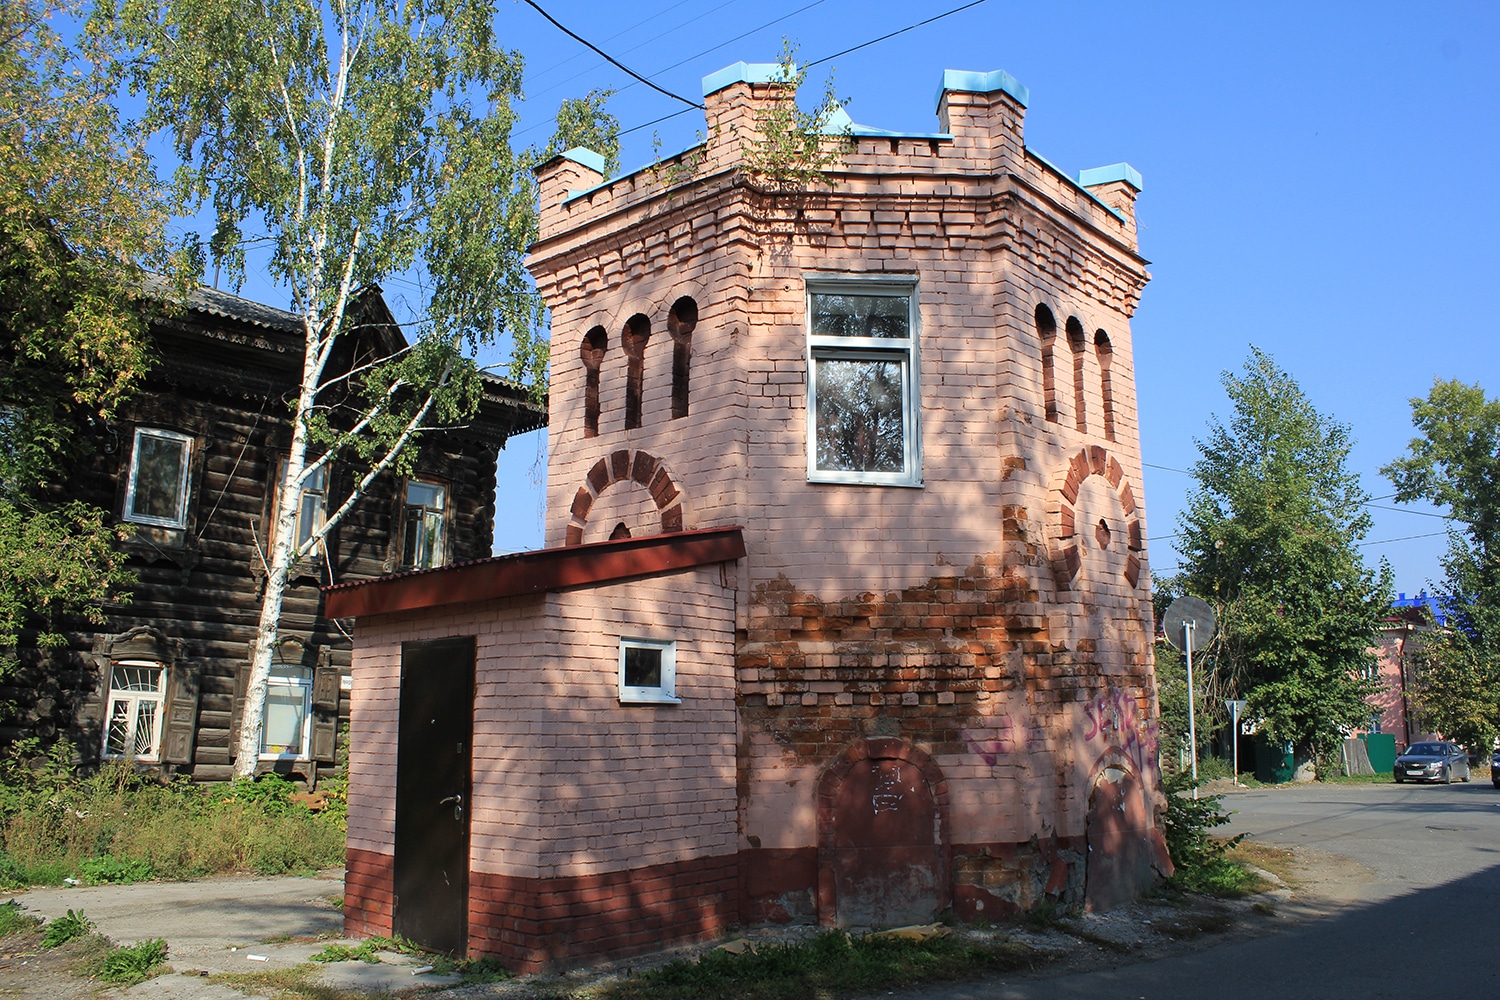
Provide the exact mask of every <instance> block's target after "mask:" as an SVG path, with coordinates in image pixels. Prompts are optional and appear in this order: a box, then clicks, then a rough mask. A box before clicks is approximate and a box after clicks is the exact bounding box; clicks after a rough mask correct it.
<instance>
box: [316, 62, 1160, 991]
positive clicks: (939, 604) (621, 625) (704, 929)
mask: <svg viewBox="0 0 1500 1000" xmlns="http://www.w3.org/2000/svg"><path fill="white" fill-rule="evenodd" d="M776 74H777V68H776V67H775V66H765V65H746V64H743V63H740V64H736V65H735V66H732V67H729V68H728V69H725V70H723V71H720V72H719V73H716V74H713V75H712V76H709V77H707V78H706V79H705V80H704V95H705V97H704V100H705V104H706V107H707V111H706V116H707V126H708V128H707V130H706V134H707V135H708V136H710V137H711V138H710V139H709V141H708V142H707V143H706V145H704V146H700V147H698V148H696V149H694V150H690V151H688V152H687V153H685V154H683V155H682V156H680V157H678V158H676V159H674V160H672V161H669V162H667V163H664V164H660V165H658V166H657V167H655V168H652V169H649V170H645V171H640V172H637V173H634V174H629V175H626V176H624V177H620V178H616V179H614V180H609V181H606V180H605V179H604V178H603V176H602V174H601V170H602V167H603V163H602V160H601V159H600V158H599V157H597V156H595V155H594V154H592V153H590V152H588V151H587V150H571V151H569V152H568V153H564V154H562V155H561V156H559V157H557V158H555V159H553V160H552V161H551V162H549V163H547V164H546V165H544V166H543V167H542V168H541V171H540V185H541V211H542V217H541V218H542V230H541V237H540V239H539V241H538V242H537V244H536V246H535V247H534V248H533V253H532V257H531V260H530V267H531V270H532V273H533V274H534V275H535V277H536V281H537V284H538V287H539V288H540V289H541V291H542V294H543V295H544V296H545V298H546V300H547V302H548V304H549V306H550V307H551V310H552V381H551V396H550V407H551V409H550V415H549V416H550V422H549V426H550V428H551V443H550V456H549V467H548V487H547V509H548V517H547V528H546V545H547V548H546V549H544V550H541V551H539V552H534V553H525V554H522V555H518V556H511V557H502V558H499V559H492V560H485V561H481V562H477V563H473V564H470V565H467V566H462V567H454V568H449V569H446V570H437V571H432V572H426V573H416V574H407V575H403V576H398V577H392V578H388V579H385V580H382V581H375V582H372V583H367V584H354V585H349V586H346V587H340V588H334V589H332V590H331V591H330V592H329V606H330V608H334V609H335V613H337V614H339V615H355V616H357V617H358V619H359V621H358V629H357V633H356V651H355V666H354V675H355V691H354V702H353V709H352V724H353V740H352V745H353V746H354V752H353V755H352V758H351V793H350V796H351V801H350V828H349V834H350V839H349V846H350V850H349V879H348V886H347V890H346V896H345V901H346V902H345V906H346V911H345V912H346V926H347V927H348V929H349V930H350V931H351V932H356V933H390V932H391V931H392V930H396V931H400V932H401V933H405V934H408V935H409V936H413V937H416V938H418V940H427V941H429V942H431V943H435V944H437V945H439V946H442V947H449V948H452V949H454V950H467V951H468V952H470V953H474V954H497V955H500V956H502V957H504V958H505V959H507V960H508V961H510V962H511V963H513V964H514V965H515V966H516V967H518V968H521V969H528V970H529V969H536V968H540V967H542V966H545V965H548V964H566V963H568V962H570V961H577V960H579V959H581V958H583V957H587V956H591V955H594V954H598V953H604V952H627V951H631V950H640V949H644V948H648V947H652V946H654V945H657V944H659V943H661V942H663V941H668V940H673V939H683V938H690V937H701V936H704V935H708V934H712V933H715V932H716V931H718V930H719V929H721V928H722V927H724V926H726V925H728V924H732V923H736V922H741V921H744V922H754V921H760V920H774V921H788V920H795V921H818V922H821V923H825V924H838V925H844V926H858V925H880V924H885V925H891V924H902V923H910V922H915V921H922V920H929V919H932V918H933V917H934V916H935V915H936V914H938V913H940V912H943V911H945V910H949V909H951V910H952V911H953V912H955V913H956V914H958V915H959V916H961V917H963V918H968V919H972V918H980V917H984V918H1000V917H1004V916H1007V915H1009V914H1012V913H1014V912H1016V911H1017V910H1019V909H1024V908H1027V907H1030V906H1032V905H1034V904H1035V903H1037V902H1038V901H1040V900H1041V899H1043V898H1047V897H1050V898H1053V899H1055V900H1058V901H1060V902H1063V903H1064V904H1087V905H1090V906H1095V907H1104V906H1109V905H1111V904H1113V903H1116V902H1119V901H1120V900H1122V899H1126V898H1129V897H1130V896H1131V895H1133V894H1134V893H1135V892H1137V891H1139V890H1140V889H1142V888H1144V887H1145V886H1147V885H1148V884H1150V882H1151V881H1152V880H1153V879H1154V878H1155V877H1156V875H1157V873H1158V872H1161V871H1163V870H1166V869H1168V868H1169V867H1170V862H1169V861H1167V860H1166V857H1165V851H1164V848H1163V844H1162V840H1161V835H1160V832H1159V829H1158V810H1159V808H1160V807H1161V804H1162V799H1161V797H1160V790H1159V775H1158V772H1157V768H1156V741H1155V733H1156V718H1157V703H1156V686H1155V679H1154V675H1153V670H1152V659H1151V634H1152V629H1151V621H1150V615H1151V601H1150V591H1149V587H1150V583H1149V576H1148V573H1147V569H1146V552H1145V542H1144V540H1145V522H1144V513H1143V510H1142V507H1141V495H1140V481H1141V480H1140V444H1139V434H1138V428H1137V424H1136V406H1135V379H1134V371H1133V362H1132V350H1131V335H1130V317H1131V315H1132V313H1133V312H1134V310H1135V307H1136V304H1137V302H1138V300H1139V296H1140V294H1141V291H1142V289H1143V287H1144V285H1145V283H1146V281H1147V280H1148V277H1149V276H1148V275H1147V273H1146V270H1145V264H1146V262H1145V260H1144V259H1143V258H1142V257H1141V256H1140V255H1139V253H1138V252H1137V246H1136V226H1135V214H1134V202H1135V198H1136V195H1137V193H1138V192H1139V190H1140V187H1141V181H1140V175H1139V174H1137V173H1136V171H1135V170H1133V169H1132V168H1130V167H1129V166H1128V165H1125V164H1118V165H1115V166H1112V167H1104V168H1100V169H1097V170H1090V171H1085V172H1084V173H1083V175H1082V176H1081V177H1080V178H1079V179H1077V180H1075V179H1073V178H1070V177H1068V176H1067V175H1065V174H1063V173H1061V172H1060V171H1059V170H1058V169H1057V168H1056V167H1054V166H1052V165H1051V164H1050V163H1048V162H1047V161H1046V160H1044V159H1043V158H1042V157H1040V156H1039V155H1037V154H1035V153H1034V152H1032V151H1031V150H1029V149H1027V148H1026V145H1025V142H1024V140H1023V135H1022V121H1023V116H1024V113H1025V109H1026V103H1027V91H1026V89H1025V88H1024V87H1023V86H1021V85H1020V84H1019V83H1018V82H1016V81H1015V80H1014V79H1012V78H1011V77H1010V76H1009V75H1007V74H1005V73H1003V72H994V73H968V72H956V71H951V70H950V71H948V72H947V73H946V74H945V75H944V78H943V87H942V90H941V92H940V95H939V98H938V118H939V131H937V132H933V133H922V134H908V133H897V132H889V131H884V130H879V129H873V128H867V127H864V126H859V125H855V124H853V123H849V122H845V123H844V124H845V127H846V129H847V133H848V135H849V136H850V137H851V138H850V148H849V150H848V152H847V154H846V155H845V156H844V158H843V161H842V163H841V164H840V165H839V166H837V167H835V168H834V169H833V170H832V171H831V174H830V180H831V181H832V183H829V184H821V183H820V184H813V185H796V184H789V183H784V182H778V181H777V180H776V179H775V178H774V177H770V176H767V175H766V174H765V173H763V172H757V171H755V170H752V169H750V168H749V167H748V166H747V165H746V162H745V153H746V150H747V149H753V148H755V144H756V143H757V142H758V136H759V129H760V128H761V125H762V123H763V122H764V121H766V115H767V114H768V113H769V112H772V111H774V109H775V108H777V107H778V106H782V105H781V102H784V101H788V100H791V99H792V95H791V93H790V91H789V90H788V88H786V87H785V86H783V85H781V84H780V83H778V82H777V81H778V77H777V75H776ZM433 688H438V689H446V690H447V691H448V692H449V693H448V694H447V695H442V696H438V695H433V694H432V693H431V689H433ZM435 698H436V699H437V701H439V702H442V705H443V706H446V707H441V710H439V708H438V707H434V708H432V710H429V707H430V706H429V702H431V701H432V700H433V699H435ZM455 702H456V704H454V703H455ZM471 706H472V710H471ZM435 760H441V761H445V762H447V765H446V766H447V767H448V773H447V776H446V777H439V778H434V777H433V775H435V774H440V773H441V771H442V769H441V768H434V767H433V766H432V762H433V761H435ZM393 791H394V794H393ZM429 800H430V801H429ZM450 809H451V813H450ZM445 852H446V853H445ZM435 857H446V858H447V859H448V860H447V861H445V862H441V863H440V864H438V865H437V867H436V868H435V867H434V863H433V862H431V861H430V859H432V858H435ZM438 875H442V876H443V879H442V884H444V885H446V886H448V890H447V891H446V898H444V899H437V900H435V899H434V895H435V894H434V892H433V890H432V889H431V886H433V885H434V884H436V883H437V882H438V879H437V876H438ZM460 883H461V884H460ZM403 889H405V890H406V891H405V892H403ZM436 895H444V893H443V892H442V891H439V892H437V893H436ZM419 897H420V901H419Z"/></svg>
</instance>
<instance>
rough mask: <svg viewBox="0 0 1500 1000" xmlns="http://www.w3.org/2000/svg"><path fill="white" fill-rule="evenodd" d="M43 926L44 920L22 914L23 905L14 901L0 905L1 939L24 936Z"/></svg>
mask: <svg viewBox="0 0 1500 1000" xmlns="http://www.w3.org/2000/svg"><path fill="white" fill-rule="evenodd" d="M40 926H42V918H41V917H34V916H32V915H31V914H29V913H23V912H21V904H20V903H18V902H16V901H15V900H14V899H12V900H11V901H10V902H8V903H4V904H0V937H9V936H10V935H12V934H24V933H26V932H27V931H34V930H36V929H37V928H38V927H40Z"/></svg>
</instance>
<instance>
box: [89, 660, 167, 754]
mask: <svg viewBox="0 0 1500 1000" xmlns="http://www.w3.org/2000/svg"><path fill="white" fill-rule="evenodd" d="M152 672H154V673H155V686H154V688H153V687H151V686H148V685H147V684H146V683H144V682H145V681H147V680H149V679H150V676H149V675H150V674H151V673H152ZM166 702H167V665H166V664H165V663H160V662H158V661H156V660H116V661H114V662H112V663H111V664H110V665H109V697H108V699H107V700H106V701H105V705H104V737H103V744H102V745H101V747H100V750H101V752H102V754H103V756H104V757H105V758H107V759H110V760H126V759H130V760H139V761H146V762H150V763H155V762H156V761H158V760H160V758H161V736H162V728H163V725H164V720H165V715H166ZM148 706H149V707H150V711H149V718H148V719H147V720H146V725H147V726H148V727H149V729H150V731H149V732H148V733H146V735H145V739H144V740H143V739H142V738H141V732H140V726H141V722H142V710H143V709H145V708H147V707H148ZM122 710H123V711H122ZM117 714H119V715H120V716H121V718H122V721H123V722H124V730H123V731H122V732H121V733H120V740H119V742H118V743H117V744H116V745H117V747H118V749H116V750H113V751H112V750H111V749H110V746H111V743H112V740H111V737H112V736H113V735H114V734H115V716H116V715H117Z"/></svg>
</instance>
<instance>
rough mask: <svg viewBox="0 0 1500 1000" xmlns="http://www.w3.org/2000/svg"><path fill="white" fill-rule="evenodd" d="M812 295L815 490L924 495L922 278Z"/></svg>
mask: <svg viewBox="0 0 1500 1000" xmlns="http://www.w3.org/2000/svg"><path fill="white" fill-rule="evenodd" d="M806 286H807V478H808V480H809V481H812V482H824V483H863V484H870V485H882V486H920V485H922V462H921V428H920V425H919V421H918V414H919V410H920V408H921V394H920V392H919V389H918V385H917V372H918V367H917V316H918V313H917V282H916V278H915V277H914V276H911V275H872V276H859V277H852V276H851V277H834V276H823V275H817V276H814V275H809V276H808V277H807V279H806Z"/></svg>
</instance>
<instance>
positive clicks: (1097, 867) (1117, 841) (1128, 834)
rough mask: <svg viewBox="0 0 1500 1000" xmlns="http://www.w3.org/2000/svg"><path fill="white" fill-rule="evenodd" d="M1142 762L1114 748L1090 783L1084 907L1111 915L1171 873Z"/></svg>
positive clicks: (1086, 827) (1107, 754)
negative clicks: (1112, 911)
mask: <svg viewBox="0 0 1500 1000" xmlns="http://www.w3.org/2000/svg"><path fill="white" fill-rule="evenodd" d="M1136 764H1137V762H1136V761H1134V760H1132V759H1131V757H1130V755H1129V754H1128V753H1126V752H1125V751H1123V750H1120V749H1118V748H1115V747H1111V748H1110V749H1109V750H1107V751H1105V752H1104V754H1102V755H1101V756H1100V759H1099V760H1098V761H1097V762H1096V763H1095V765H1094V770H1093V774H1092V775H1091V776H1090V778H1089V800H1088V806H1089V808H1088V815H1087V819H1086V820H1085V836H1086V838H1087V840H1088V852H1087V860H1086V861H1085V863H1084V907H1085V908H1086V909H1088V910H1094V911H1097V910H1108V909H1113V908H1114V907H1116V906H1120V905H1122V904H1124V903H1128V902H1130V901H1131V900H1132V899H1134V898H1135V897H1136V895H1137V894H1138V893H1139V891H1140V886H1142V885H1149V884H1150V883H1152V882H1154V881H1155V880H1156V879H1157V878H1163V877H1168V876H1170V875H1171V874H1172V860H1171V857H1170V856H1169V855H1168V853H1167V844H1166V841H1165V840H1164V839H1163V837H1162V834H1161V830H1160V829H1159V828H1158V827H1157V825H1156V822H1155V815H1154V814H1155V809H1154V808H1153V804H1152V801H1151V797H1150V795H1149V793H1148V792H1147V789H1146V788H1145V786H1144V784H1143V781H1142V776H1141V773H1140V771H1139V770H1138V769H1137V766H1136Z"/></svg>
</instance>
